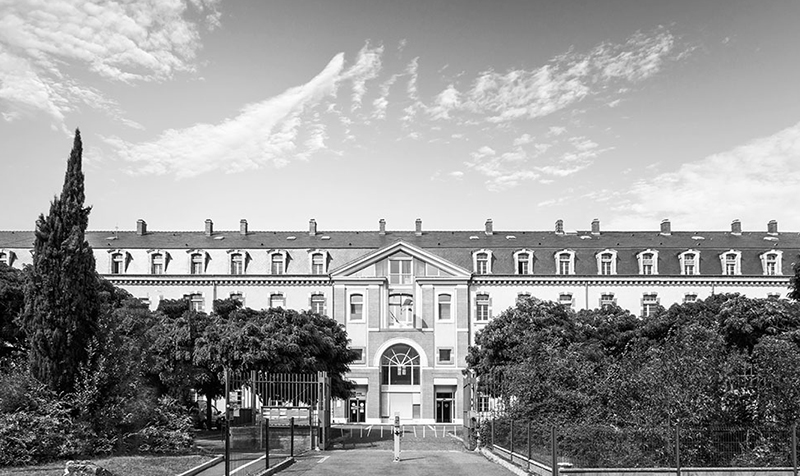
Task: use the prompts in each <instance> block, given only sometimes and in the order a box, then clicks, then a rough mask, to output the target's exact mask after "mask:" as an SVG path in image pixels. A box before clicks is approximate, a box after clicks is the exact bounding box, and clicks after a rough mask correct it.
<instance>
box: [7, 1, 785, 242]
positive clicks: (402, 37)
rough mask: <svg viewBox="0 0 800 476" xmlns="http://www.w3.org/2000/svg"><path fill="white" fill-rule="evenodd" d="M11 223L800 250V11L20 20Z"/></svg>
mask: <svg viewBox="0 0 800 476" xmlns="http://www.w3.org/2000/svg"><path fill="white" fill-rule="evenodd" d="M0 114H2V116H0V139H1V140H0V143H2V149H1V150H2V159H0V165H1V166H0V208H1V209H2V214H0V229H7V230H8V229H32V228H33V226H34V223H35V219H36V217H37V216H38V214H39V213H41V212H46V211H47V209H48V206H49V205H48V204H49V201H50V200H51V199H52V197H53V196H54V194H56V193H57V192H59V191H60V188H61V183H62V180H63V175H64V170H65V166H66V159H67V156H68V155H69V150H70V147H71V143H72V139H71V137H72V133H73V131H74V129H75V128H76V127H79V128H80V129H81V132H82V136H83V140H84V147H85V152H84V165H85V172H86V187H87V203H88V204H90V205H92V206H93V209H92V214H91V216H90V224H89V226H90V228H91V229H95V230H113V229H115V228H119V229H120V230H130V229H133V228H135V223H136V220H137V219H138V218H143V219H145V220H146V221H147V222H148V226H149V228H150V229H153V230H192V229H197V230H200V229H202V227H203V221H204V220H205V219H206V218H211V219H212V220H214V222H215V228H217V229H229V230H230V229H238V223H239V219H241V218H246V219H248V221H249V223H250V228H251V229H253V230H303V229H306V227H307V224H308V220H309V219H310V218H315V219H316V220H317V223H318V224H319V229H320V230H326V229H328V230H348V229H355V230H371V229H377V222H378V219H380V218H384V219H386V221H387V227H388V228H389V229H403V230H408V229H413V227H414V220H415V219H416V218H421V219H422V220H423V225H424V226H423V227H424V228H425V229H437V230H465V229H481V228H482V227H483V223H484V221H485V220H486V219H487V218H492V219H493V220H494V226H495V229H496V230H534V229H535V230H550V229H552V228H553V223H554V221H555V220H556V219H559V218H561V219H563V220H564V222H565V228H566V229H567V230H575V229H587V228H589V225H590V222H591V220H592V219H593V218H599V219H600V220H601V223H602V228H603V229H605V230H610V229H632V230H655V229H658V225H659V223H660V221H661V219H663V218H669V219H671V221H672V226H673V229H674V230H687V231H694V230H698V229H707V230H726V229H728V227H729V226H730V222H731V221H732V220H733V219H741V221H742V224H743V228H744V229H745V230H765V229H766V223H767V221H769V220H770V219H777V220H778V221H779V224H780V229H781V230H782V231H788V230H792V231H800V203H799V202H798V200H797V197H798V192H800V2H798V1H796V0H787V1H770V0H753V1H748V2H744V1H736V0H709V1H702V0H687V1H678V0H670V1H664V0H654V1H649V0H629V1H623V0H583V1H572V0H570V1H567V0H561V1H555V0H551V1H534V0H520V1H511V0H506V1H503V0H498V1H486V0H462V1H456V0H450V1H442V0H402V1H389V0H319V1H304V0H270V1H261V0H252V1H230V2H216V1H213V0H151V1H139V2H137V1H126V2H116V1H108V2H105V1H103V2H100V1H95V2H86V1H71V0H70V1H67V0H47V1H44V0H0Z"/></svg>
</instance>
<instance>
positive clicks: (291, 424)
mask: <svg viewBox="0 0 800 476" xmlns="http://www.w3.org/2000/svg"><path fill="white" fill-rule="evenodd" d="M289 428H291V429H290V430H289V456H291V457H292V458H294V417H291V418H289Z"/></svg>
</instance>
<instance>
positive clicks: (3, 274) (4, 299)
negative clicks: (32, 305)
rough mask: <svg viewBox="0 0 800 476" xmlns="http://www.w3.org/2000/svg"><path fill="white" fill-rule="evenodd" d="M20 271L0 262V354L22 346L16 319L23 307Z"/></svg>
mask: <svg viewBox="0 0 800 476" xmlns="http://www.w3.org/2000/svg"><path fill="white" fill-rule="evenodd" d="M24 289H25V280H24V277H23V273H22V271H20V270H18V269H15V268H12V267H10V266H8V265H6V264H5V263H0V356H2V355H5V354H7V353H10V351H12V350H13V349H17V348H19V347H21V346H22V344H23V341H24V334H23V332H22V329H21V328H20V327H19V326H18V325H17V322H16V319H17V317H18V316H19V315H20V313H21V312H22V310H23V309H24V307H25V291H24Z"/></svg>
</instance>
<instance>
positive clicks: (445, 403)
mask: <svg viewBox="0 0 800 476" xmlns="http://www.w3.org/2000/svg"><path fill="white" fill-rule="evenodd" d="M453 400H454V399H453V392H436V423H452V422H453Z"/></svg>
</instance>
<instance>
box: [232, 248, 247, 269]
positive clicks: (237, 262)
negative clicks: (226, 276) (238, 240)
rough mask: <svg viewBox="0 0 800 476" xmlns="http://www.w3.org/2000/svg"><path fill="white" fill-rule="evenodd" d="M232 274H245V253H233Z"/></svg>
mask: <svg viewBox="0 0 800 476" xmlns="http://www.w3.org/2000/svg"><path fill="white" fill-rule="evenodd" d="M231 274H244V255H243V254H242V253H238V252H237V253H231Z"/></svg>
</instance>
